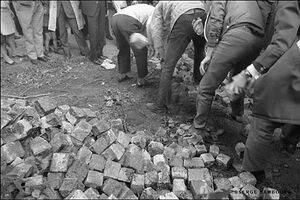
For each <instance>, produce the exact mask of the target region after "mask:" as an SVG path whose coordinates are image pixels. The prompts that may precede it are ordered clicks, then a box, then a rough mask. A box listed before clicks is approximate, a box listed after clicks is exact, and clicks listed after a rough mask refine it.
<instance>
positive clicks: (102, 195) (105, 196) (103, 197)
mask: <svg viewBox="0 0 300 200" xmlns="http://www.w3.org/2000/svg"><path fill="white" fill-rule="evenodd" d="M99 199H108V196H107V195H106V194H104V193H102V194H101V195H100V197H99Z"/></svg>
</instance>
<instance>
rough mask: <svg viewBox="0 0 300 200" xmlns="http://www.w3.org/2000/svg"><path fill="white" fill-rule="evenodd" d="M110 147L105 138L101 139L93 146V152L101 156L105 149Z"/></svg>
mask: <svg viewBox="0 0 300 200" xmlns="http://www.w3.org/2000/svg"><path fill="white" fill-rule="evenodd" d="M108 147H109V144H108V143H107V141H106V140H105V138H104V137H100V138H98V139H97V140H96V142H95V143H94V144H93V145H92V147H91V150H92V151H93V152H95V153H97V154H99V155H100V154H101V153H102V152H103V151H104V150H105V149H107V148H108Z"/></svg>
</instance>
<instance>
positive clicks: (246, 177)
mask: <svg viewBox="0 0 300 200" xmlns="http://www.w3.org/2000/svg"><path fill="white" fill-rule="evenodd" d="M239 178H240V179H241V180H242V181H243V182H244V183H246V184H250V185H253V186H255V185H256V182H257V180H256V178H255V176H254V175H253V174H251V173H250V172H242V173H240V174H239Z"/></svg>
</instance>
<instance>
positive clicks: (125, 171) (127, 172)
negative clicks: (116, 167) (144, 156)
mask: <svg viewBox="0 0 300 200" xmlns="http://www.w3.org/2000/svg"><path fill="white" fill-rule="evenodd" d="M133 175H134V170H133V169H130V168H126V167H122V168H121V169H120V171H119V175H118V180H119V181H123V182H126V183H130V182H131V180H132V178H133Z"/></svg>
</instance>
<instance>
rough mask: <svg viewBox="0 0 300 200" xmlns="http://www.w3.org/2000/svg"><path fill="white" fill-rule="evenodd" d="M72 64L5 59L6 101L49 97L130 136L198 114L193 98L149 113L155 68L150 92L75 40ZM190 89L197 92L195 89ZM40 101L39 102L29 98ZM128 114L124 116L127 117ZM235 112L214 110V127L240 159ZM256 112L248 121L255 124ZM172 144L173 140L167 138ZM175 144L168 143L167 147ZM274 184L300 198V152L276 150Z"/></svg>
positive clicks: (112, 52) (111, 51) (109, 50)
mask: <svg viewBox="0 0 300 200" xmlns="http://www.w3.org/2000/svg"><path fill="white" fill-rule="evenodd" d="M69 40H70V43H71V52H72V54H73V56H72V58H71V59H70V60H65V59H64V57H63V56H62V55H58V54H53V53H52V54H50V56H51V61H50V62H48V63H40V64H39V65H37V66H33V65H32V64H31V63H30V62H29V61H28V60H26V59H24V58H23V60H17V62H18V63H17V64H16V65H13V66H9V65H7V64H5V63H4V62H3V60H2V59H1V98H7V96H9V95H14V96H19V97H29V96H32V95H39V94H47V95H48V96H50V97H52V98H54V99H55V100H56V101H57V102H58V103H59V104H60V105H63V104H69V105H72V106H78V107H88V108H91V109H92V110H95V111H98V114H99V115H100V116H101V117H103V118H108V119H115V118H122V119H125V120H126V123H127V125H128V127H129V131H130V132H134V131H136V130H145V132H146V133H148V134H152V135H153V134H154V133H155V132H156V131H157V130H158V128H159V127H160V126H164V124H165V122H166V121H168V120H169V119H173V120H174V121H175V122H176V124H178V125H179V124H181V123H190V122H191V119H192V117H193V115H194V114H195V98H194V96H192V97H190V101H188V102H187V103H186V105H185V107H184V108H182V109H175V110H174V111H172V112H171V114H169V115H166V116H165V115H157V114H153V113H151V112H150V111H148V110H147V109H146V107H145V104H146V103H147V102H152V101H154V100H155V97H156V95H157V88H158V83H159V73H160V71H159V70H157V69H155V65H154V64H151V63H149V71H150V73H149V75H148V81H149V82H150V83H151V85H150V86H149V87H147V88H137V87H136V85H135V81H136V67H135V64H134V62H133V63H132V76H133V77H134V78H133V79H132V80H129V81H127V82H123V83H118V81H117V68H115V69H112V70H106V69H104V68H102V67H101V66H97V65H94V64H92V63H91V62H89V60H88V59H87V58H85V57H82V56H80V55H79V51H78V47H77V44H76V42H75V39H74V37H73V36H70V39H69ZM17 45H18V51H20V53H23V54H24V52H25V49H24V45H23V40H22V39H19V40H17ZM117 52H118V50H117V49H116V47H115V44H114V42H113V41H107V45H106V47H105V49H104V54H105V55H106V56H108V57H109V58H110V59H112V60H113V61H114V63H115V64H116V55H117ZM189 88H195V86H192V85H189ZM109 99H120V100H121V104H122V105H116V104H115V103H112V105H109V104H110V102H113V101H109ZM28 100H29V101H30V100H34V98H28ZM123 111H124V112H123ZM228 113H229V108H228V107H226V106H223V105H221V104H220V103H219V102H215V103H214V104H213V111H212V116H213V117H212V120H211V122H210V123H211V124H212V125H213V126H215V127H216V128H223V129H224V130H225V134H224V135H223V136H222V138H221V140H222V141H223V142H224V143H225V146H224V147H222V148H221V150H223V151H225V152H227V153H228V154H230V155H234V146H235V144H236V143H237V142H239V141H243V142H244V141H245V140H246V138H245V137H244V136H242V135H241V134H240V133H241V132H242V131H243V127H244V126H245V124H239V123H236V122H234V121H232V120H231V119H229V117H228ZM249 113H250V111H247V115H246V118H247V119H248V120H249V119H250V118H251V117H250V115H249ZM167 138H169V137H167ZM171 140H172V138H171V137H170V140H163V141H164V142H165V143H166V144H167V143H169V142H171ZM268 164H269V167H268V169H267V177H268V181H266V182H265V183H263V184H262V185H259V186H258V187H260V188H261V187H263V186H267V187H272V188H275V189H277V190H279V192H280V194H281V198H284V199H285V198H289V199H299V198H300V150H299V149H297V152H296V154H295V155H288V154H287V153H284V152H278V151H277V150H276V149H275V147H274V149H273V156H272V158H271V160H270V162H269V163H268ZM218 173H221V174H222V176H224V177H230V176H232V175H234V174H236V172H235V171H234V169H229V170H228V171H224V170H223V171H219V172H218Z"/></svg>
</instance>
